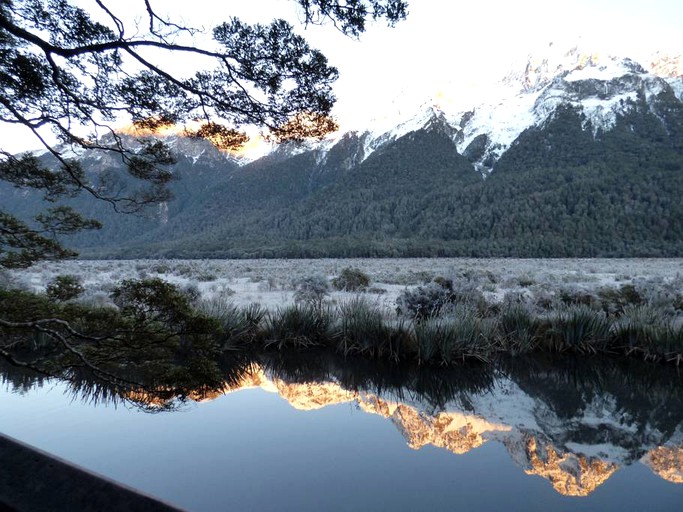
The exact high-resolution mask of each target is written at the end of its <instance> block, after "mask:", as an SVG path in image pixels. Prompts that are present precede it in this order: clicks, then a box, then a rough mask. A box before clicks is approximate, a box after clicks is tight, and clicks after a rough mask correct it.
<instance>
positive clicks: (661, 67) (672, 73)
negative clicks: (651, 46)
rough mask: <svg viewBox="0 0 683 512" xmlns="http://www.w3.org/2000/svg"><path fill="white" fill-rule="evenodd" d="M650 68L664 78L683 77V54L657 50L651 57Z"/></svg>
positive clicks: (653, 72) (654, 73)
mask: <svg viewBox="0 0 683 512" xmlns="http://www.w3.org/2000/svg"><path fill="white" fill-rule="evenodd" d="M649 68H650V72H651V73H652V74H653V75H657V76H661V77H663V78H683V56H681V54H677V55H672V54H668V53H663V52H657V53H655V54H654V55H653V56H652V57H651V58H650V62H649Z"/></svg>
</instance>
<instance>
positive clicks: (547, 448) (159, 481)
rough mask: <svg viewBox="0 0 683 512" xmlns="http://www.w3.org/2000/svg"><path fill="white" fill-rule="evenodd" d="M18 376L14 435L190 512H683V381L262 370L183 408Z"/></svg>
mask: <svg viewBox="0 0 683 512" xmlns="http://www.w3.org/2000/svg"><path fill="white" fill-rule="evenodd" d="M2 372H3V374H2V382H3V384H2V386H0V431H2V432H3V433H5V434H8V435H10V436H13V437H15V438H17V439H20V440H22V441H24V442H27V443H29V444H32V445H34V446H37V447H39V448H41V449H43V450H46V451H48V452H51V453H53V454H56V455H59V456H61V457H63V458H65V459H67V460H70V461H72V462H75V463H77V464H80V465H82V466H84V467H86V468H89V469H91V470H94V471H96V472H99V473H102V474H104V475H107V476H109V477H111V478H114V479H116V480H119V481H121V482H124V483H126V484H128V485H130V486H133V487H136V488H138V489H141V490H144V491H146V492H148V493H151V494H153V495H156V496H159V497H161V498H164V499H165V500H167V501H170V502H172V503H175V504H177V505H179V506H181V507H185V508H187V509H190V510H443V509H456V508H457V509H459V510H622V511H623V510H648V511H651V510H672V511H673V510H683V377H681V375H680V374H678V373H677V372H676V371H675V370H674V369H672V368H668V367H663V366H649V365H645V364H644V363H640V362H620V361H615V360H598V361H594V362H591V363H590V364H588V362H587V361H586V360H585V359H583V360H574V359H571V358H563V359H562V360H560V361H557V360H543V361H541V360H538V359H534V360H531V359H529V360H526V359H524V360H522V359H514V360H507V361H501V362H500V363H499V364H498V365H497V366H496V367H489V366H486V367H483V366H482V367H471V366H470V367H463V368H453V369H450V370H443V369H438V368H415V367H398V366H392V365H388V366H386V367H383V368H381V367H378V366H377V365H375V364H371V363H368V362H360V363H359V364H352V363H351V362H350V361H341V360H339V359H337V358H335V357H334V356H332V355H329V354H320V355H316V356H308V357H307V358H306V359H305V360H302V359H296V360H295V359H282V358H281V357H280V356H277V357H276V356H260V357H255V358H253V359H250V360H249V362H248V364H244V361H241V362H240V365H239V371H235V370H234V369H231V370H230V378H229V379H228V380H227V381H226V384H225V388H224V389H223V390H222V392H221V393H215V392H213V393H199V392H198V393H197V394H195V395H193V396H191V397H190V398H189V399H187V400H184V401H178V400H175V401H173V400H170V401H169V399H168V397H165V398H163V399H162V398H159V397H152V396H146V395H145V394H144V393H137V394H136V393H130V392H128V393H127V394H124V396H118V397H116V396H115V395H111V396H107V395H106V394H105V395H102V394H98V392H97V385H96V384H93V383H90V384H89V385H88V386H85V387H84V386H83V383H82V382H80V383H78V384H74V383H73V382H68V381H58V380H54V379H43V378H41V377H38V376H31V375H29V374H27V373H25V372H23V371H22V372H19V373H18V370H16V369H12V368H11V367H3V369H2ZM75 387H78V388H79V390H77V391H76V390H75ZM169 406H171V407H169Z"/></svg>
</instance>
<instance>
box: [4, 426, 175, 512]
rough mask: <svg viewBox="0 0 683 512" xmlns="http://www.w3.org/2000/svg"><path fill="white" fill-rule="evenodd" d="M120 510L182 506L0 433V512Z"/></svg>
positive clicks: (165, 509)
mask: <svg viewBox="0 0 683 512" xmlns="http://www.w3.org/2000/svg"><path fill="white" fill-rule="evenodd" d="M122 510H125V511H127V512H133V511H139V512H157V511H159V512H162V511H163V512H170V511H175V512H178V511H179V510H181V509H179V508H177V507H174V506H173V505H169V504H167V503H163V502H162V501H159V500H157V499H156V498H152V497H151V496H147V495H145V494H142V493H141V492H139V491H136V490H134V489H131V488H130V487H126V486H124V485H122V484H119V483H117V482H114V481H113V480H109V479H107V478H106V477H103V476H101V475H97V474H95V473H92V472H90V471H88V470H86V469H83V468H80V467H77V466H75V465H73V464H71V463H69V462H67V461H65V460H63V459H60V458H58V457H54V456H52V455H50V454H48V453H45V452H43V451H41V450H37V449H36V448H33V447H31V446H29V445H26V444H24V443H21V442H19V441H17V440H15V439H12V438H11V437H7V436H5V435H3V434H0V511H2V512H5V511H16V512H24V511H31V512H33V511H49V512H59V511H69V512H78V511H93V512H94V511H97V512H108V511H117V512H118V511H122Z"/></svg>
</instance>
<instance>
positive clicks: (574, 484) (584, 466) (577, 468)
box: [525, 437, 619, 496]
mask: <svg viewBox="0 0 683 512" xmlns="http://www.w3.org/2000/svg"><path fill="white" fill-rule="evenodd" d="M526 452H527V457H528V459H529V462H530V464H531V469H528V470H526V471H525V472H526V474H528V475H538V476H540V477H543V478H545V479H546V480H549V481H550V483H551V484H552V486H553V488H554V489H555V490H556V491H557V492H559V493H560V494H562V495H564V496H588V495H589V494H591V493H592V492H593V491H595V489H597V488H598V487H599V486H600V485H602V484H603V483H605V482H606V481H607V479H608V478H609V477H610V476H612V473H614V472H615V471H616V470H617V469H618V468H619V466H617V465H616V464H613V463H609V462H605V461H603V460H600V459H597V458H593V457H590V458H588V457H585V456H583V455H577V454H574V453H564V454H560V453H558V451H557V450H556V449H555V447H553V446H552V445H549V444H542V443H540V442H538V441H537V440H536V438H534V437H530V438H529V439H528V440H527V443H526Z"/></svg>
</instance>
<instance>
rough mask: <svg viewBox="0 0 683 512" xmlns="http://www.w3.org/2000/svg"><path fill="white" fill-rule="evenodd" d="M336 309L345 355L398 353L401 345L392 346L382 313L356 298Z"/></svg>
mask: <svg viewBox="0 0 683 512" xmlns="http://www.w3.org/2000/svg"><path fill="white" fill-rule="evenodd" d="M339 312H340V319H339V343H340V349H341V351H342V352H343V353H344V354H350V353H359V354H366V355H370V356H381V355H388V356H391V357H394V356H397V354H398V351H399V350H400V348H399V347H394V346H392V341H395V340H394V338H393V336H392V332H391V328H390V327H389V326H388V325H387V324H386V323H385V322H384V318H383V317H382V314H381V312H380V311H379V310H378V309H377V308H375V307H373V306H372V305H371V304H370V303H369V302H368V301H367V300H366V299H365V298H363V297H356V298H353V299H351V300H349V301H346V302H344V303H342V304H341V306H340V308H339Z"/></svg>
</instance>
